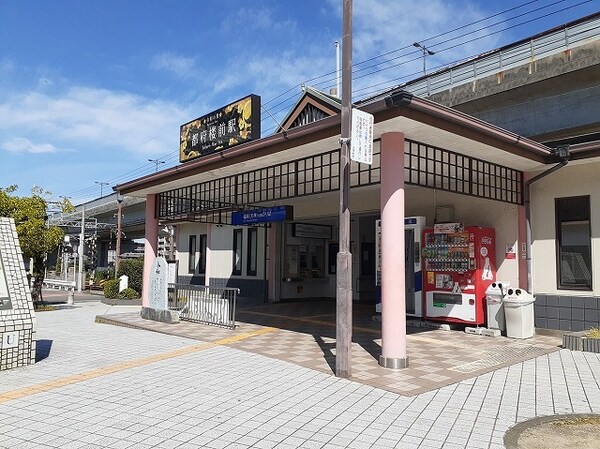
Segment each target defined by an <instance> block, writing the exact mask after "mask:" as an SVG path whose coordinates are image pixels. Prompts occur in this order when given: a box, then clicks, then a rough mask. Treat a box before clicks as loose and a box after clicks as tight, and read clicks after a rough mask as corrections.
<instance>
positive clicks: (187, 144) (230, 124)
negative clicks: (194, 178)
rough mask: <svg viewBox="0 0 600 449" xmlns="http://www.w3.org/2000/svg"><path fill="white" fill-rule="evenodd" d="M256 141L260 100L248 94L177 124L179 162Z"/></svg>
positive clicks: (258, 134) (258, 130) (258, 132)
mask: <svg viewBox="0 0 600 449" xmlns="http://www.w3.org/2000/svg"><path fill="white" fill-rule="evenodd" d="M259 138H260V97H259V96H258V95H249V96H247V97H244V98H242V99H241V100H238V101H236V102H234V103H231V104H229V105H227V106H225V107H222V108H220V109H217V110H216V111H213V112H211V113H210V114H207V115H203V116H202V117H198V118H197V119H195V120H192V121H191V122H188V123H186V124H184V125H181V129H180V133H179V162H186V161H189V160H191V159H195V158H197V157H200V156H205V155H207V154H211V153H214V152H216V151H221V150H225V149H227V148H230V147H233V146H235V145H239V144H241V143H244V142H248V141H250V140H254V139H259Z"/></svg>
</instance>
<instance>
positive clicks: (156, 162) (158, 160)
mask: <svg viewBox="0 0 600 449" xmlns="http://www.w3.org/2000/svg"><path fill="white" fill-rule="evenodd" d="M148 162H154V164H155V165H156V168H155V170H154V171H155V172H157V171H158V166H159V165H160V164H164V163H165V161H161V160H160V159H148Z"/></svg>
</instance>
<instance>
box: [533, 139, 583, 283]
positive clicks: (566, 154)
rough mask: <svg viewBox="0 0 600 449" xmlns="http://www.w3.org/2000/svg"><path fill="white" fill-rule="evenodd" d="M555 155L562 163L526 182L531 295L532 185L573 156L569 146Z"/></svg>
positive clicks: (557, 150)
mask: <svg viewBox="0 0 600 449" xmlns="http://www.w3.org/2000/svg"><path fill="white" fill-rule="evenodd" d="M554 154H555V155H557V156H558V157H559V158H560V159H561V161H560V162H559V163H558V164H556V165H555V166H554V167H551V168H549V169H548V170H546V171H545V172H542V173H540V174H539V175H537V176H534V177H533V178H531V179H529V180H527V181H526V182H525V191H524V195H525V223H526V226H527V291H528V292H529V293H532V294H533V292H532V288H533V286H532V281H531V240H532V238H531V188H530V186H531V184H533V183H534V182H536V181H539V180H540V179H542V178H545V177H546V176H548V175H550V174H552V173H554V172H555V171H558V170H560V169H561V168H563V167H564V166H565V165H567V164H568V163H569V158H570V156H571V153H570V151H569V146H568V145H567V146H564V147H558V148H556V150H555V153H554Z"/></svg>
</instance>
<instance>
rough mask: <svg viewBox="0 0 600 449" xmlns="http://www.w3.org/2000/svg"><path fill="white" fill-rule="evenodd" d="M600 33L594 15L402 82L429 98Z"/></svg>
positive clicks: (580, 42)
mask: <svg viewBox="0 0 600 449" xmlns="http://www.w3.org/2000/svg"><path fill="white" fill-rule="evenodd" d="M599 34H600V16H594V17H593V18H591V19H590V20H587V21H583V22H577V23H574V24H572V25H571V26H567V27H565V28H562V29H558V30H556V31H552V32H549V33H543V34H540V35H538V36H536V37H534V38H533V39H530V40H526V41H522V42H520V43H517V44H513V45H508V46H506V47H503V48H500V49H498V50H494V51H491V52H490V53H489V54H488V55H482V56H479V57H476V58H473V59H472V60H470V61H466V62H462V63H458V64H456V65H455V66H453V67H451V68H449V69H443V70H440V71H439V72H437V73H432V74H431V75H429V76H427V77H422V78H420V79H417V80H414V81H408V82H406V83H405V84H404V85H402V89H404V90H406V91H407V92H410V93H411V94H413V95H417V96H421V97H428V96H430V95H433V94H435V93H438V92H443V91H446V90H448V89H451V88H454V87H457V86H460V85H462V84H466V83H469V82H472V81H474V80H477V79H481V78H484V77H486V76H490V75H494V74H497V73H499V72H502V71H506V70H508V69H512V68H515V67H519V66H522V65H524V64H533V63H535V62H536V61H539V60H540V59H542V58H544V57H546V56H550V55H554V54H557V53H560V52H565V51H568V50H570V49H573V48H575V47H577V46H580V45H584V44H586V43H589V42H592V41H595V40H597V39H598V35H599Z"/></svg>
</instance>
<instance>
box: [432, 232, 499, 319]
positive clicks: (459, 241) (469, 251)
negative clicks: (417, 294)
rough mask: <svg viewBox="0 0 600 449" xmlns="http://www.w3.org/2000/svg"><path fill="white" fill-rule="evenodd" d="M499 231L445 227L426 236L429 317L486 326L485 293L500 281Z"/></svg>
mask: <svg viewBox="0 0 600 449" xmlns="http://www.w3.org/2000/svg"><path fill="white" fill-rule="evenodd" d="M495 240H496V239H495V230H494V229H493V228H482V227H478V226H471V227H466V228H465V227H463V226H462V224H461V223H444V224H438V225H435V226H434V228H433V229H426V230H424V232H423V250H422V258H423V272H424V279H423V290H424V292H425V315H426V318H427V319H429V320H432V321H440V322H445V323H463V324H471V325H482V324H484V322H485V309H484V307H485V291H486V289H487V288H488V286H489V285H490V284H491V283H492V282H493V281H494V280H495V278H496V257H495V255H496V254H495V253H496V252H495V243H496V242H495Z"/></svg>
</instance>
